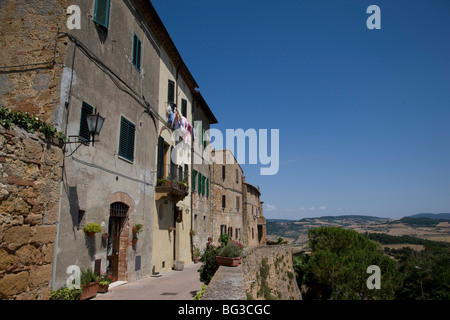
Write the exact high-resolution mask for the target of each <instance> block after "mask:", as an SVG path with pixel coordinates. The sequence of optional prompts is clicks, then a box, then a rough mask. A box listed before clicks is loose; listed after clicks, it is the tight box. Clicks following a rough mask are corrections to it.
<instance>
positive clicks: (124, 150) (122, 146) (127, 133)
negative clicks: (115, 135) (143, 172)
mask: <svg viewBox="0 0 450 320" xmlns="http://www.w3.org/2000/svg"><path fill="white" fill-rule="evenodd" d="M135 131H136V127H135V125H134V124H133V123H131V122H130V121H128V120H127V119H125V118H124V117H121V120H120V139H119V156H121V157H123V158H125V159H127V160H130V161H133V160H134V136H135Z"/></svg>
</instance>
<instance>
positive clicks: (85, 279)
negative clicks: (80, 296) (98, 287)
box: [80, 268, 98, 286]
mask: <svg viewBox="0 0 450 320" xmlns="http://www.w3.org/2000/svg"><path fill="white" fill-rule="evenodd" d="M97 280H98V276H97V275H96V274H95V273H94V271H92V269H90V268H87V269H81V277H80V284H81V285H82V286H84V285H87V284H89V283H91V282H96V281H97Z"/></svg>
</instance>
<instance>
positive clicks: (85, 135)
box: [78, 101, 94, 141]
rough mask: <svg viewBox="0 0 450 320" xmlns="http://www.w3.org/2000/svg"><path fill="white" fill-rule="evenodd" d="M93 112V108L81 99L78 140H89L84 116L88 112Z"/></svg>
mask: <svg viewBox="0 0 450 320" xmlns="http://www.w3.org/2000/svg"><path fill="white" fill-rule="evenodd" d="M93 112H94V108H93V107H92V106H90V105H88V104H87V103H86V102H84V101H83V104H82V105H81V119H80V133H79V134H78V135H79V137H80V140H83V141H89V140H91V136H90V134H89V129H88V124H87V119H86V116H87V115H88V114H92V113H93Z"/></svg>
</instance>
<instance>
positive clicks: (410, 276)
mask: <svg viewBox="0 0 450 320" xmlns="http://www.w3.org/2000/svg"><path fill="white" fill-rule="evenodd" d="M393 256H394V258H395V259H397V260H398V261H399V270H400V272H401V273H402V274H403V277H404V281H403V286H402V287H401V288H400V290H398V292H397V293H396V298H397V299H399V300H450V268H449V266H450V249H449V248H442V247H438V246H433V245H428V244H427V245H426V246H425V250H422V251H414V250H412V249H411V248H402V249H400V250H397V251H395V252H394V255H393Z"/></svg>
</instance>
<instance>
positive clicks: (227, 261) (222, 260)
mask: <svg viewBox="0 0 450 320" xmlns="http://www.w3.org/2000/svg"><path fill="white" fill-rule="evenodd" d="M216 262H217V264H218V265H219V266H227V267H237V266H238V265H240V264H241V257H235V258H232V257H221V256H216Z"/></svg>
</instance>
